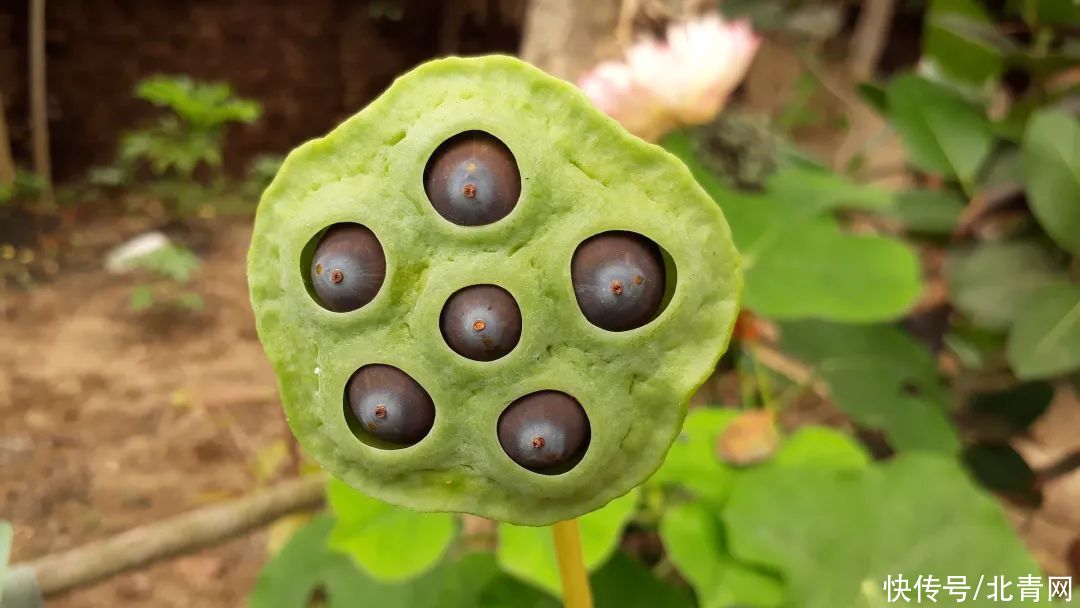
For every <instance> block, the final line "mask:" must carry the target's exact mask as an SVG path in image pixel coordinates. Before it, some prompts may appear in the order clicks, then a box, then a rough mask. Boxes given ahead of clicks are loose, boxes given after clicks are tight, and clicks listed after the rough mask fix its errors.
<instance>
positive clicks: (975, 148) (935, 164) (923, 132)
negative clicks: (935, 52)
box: [888, 74, 994, 192]
mask: <svg viewBox="0 0 1080 608" xmlns="http://www.w3.org/2000/svg"><path fill="white" fill-rule="evenodd" d="M888 97H889V115H890V118H891V119H892V124H893V126H894V127H895V128H896V130H897V131H898V132H899V133H900V135H901V137H903V139H904V145H905V146H906V148H907V151H908V154H909V155H910V157H911V162H912V163H913V164H914V165H915V166H917V167H918V168H920V169H922V170H923V171H927V172H929V173H935V174H940V175H942V176H944V177H947V178H955V179H956V180H957V181H959V182H960V184H961V185H962V186H964V189H965V191H967V192H971V190H972V186H973V183H974V179H975V174H976V173H977V172H978V170H979V167H981V166H982V164H983V161H985V160H986V158H987V156H988V155H989V154H990V151H991V149H992V147H993V144H994V135H993V133H992V132H991V130H990V123H989V122H988V121H987V119H986V116H985V115H984V114H983V113H982V112H981V111H980V110H978V109H976V108H974V107H972V106H971V105H970V104H969V103H968V102H966V101H965V100H964V99H962V98H961V97H960V96H958V95H957V94H955V93H953V92H952V91H950V90H949V89H947V88H945V87H944V86H942V85H939V84H935V83H933V82H930V81H929V80H926V79H925V78H920V77H918V76H915V75H912V74H906V75H903V76H900V77H898V78H896V79H894V80H893V81H892V82H891V83H889V87H888Z"/></svg>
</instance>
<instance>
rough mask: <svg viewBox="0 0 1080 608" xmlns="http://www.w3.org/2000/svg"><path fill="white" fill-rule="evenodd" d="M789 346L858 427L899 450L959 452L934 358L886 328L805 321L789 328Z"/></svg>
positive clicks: (784, 328)
mask: <svg viewBox="0 0 1080 608" xmlns="http://www.w3.org/2000/svg"><path fill="white" fill-rule="evenodd" d="M781 332H782V336H781V346H782V347H783V348H784V350H786V351H787V352H790V353H791V354H793V355H795V356H796V357H799V358H800V359H802V360H803V361H805V362H806V363H807V364H809V365H811V366H812V367H813V368H814V369H815V371H816V373H817V374H818V375H819V376H820V377H821V378H823V379H824V380H825V382H827V383H828V385H829V393H830V396H831V398H832V400H833V401H834V402H835V403H836V405H837V406H838V407H840V409H842V410H843V411H844V412H845V413H846V414H847V415H848V416H850V417H851V418H852V419H853V420H854V421H855V422H856V423H858V424H860V425H862V426H865V427H869V428H873V429H881V430H882V431H884V433H885V436H886V437H887V438H888V440H889V442H890V443H891V444H892V445H893V446H894V447H895V448H896V449H898V450H930V451H937V452H947V453H955V452H957V450H958V449H959V440H958V439H957V436H956V431H955V430H954V429H953V427H952V425H951V424H950V422H949V419H948V398H947V395H946V393H945V390H944V388H943V387H942V386H941V382H940V380H939V378H938V372H937V366H936V364H935V362H934V359H933V357H931V356H930V353H929V352H928V351H927V350H926V349H925V348H924V347H923V346H922V345H921V344H919V343H918V342H916V341H915V340H914V339H912V338H911V337H910V336H908V335H907V334H905V333H904V332H902V331H901V330H899V329H896V328H894V327H890V326H886V325H836V324H830V323H822V322H814V321H804V322H798V323H784V324H782V325H781Z"/></svg>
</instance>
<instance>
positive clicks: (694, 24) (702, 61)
mask: <svg viewBox="0 0 1080 608" xmlns="http://www.w3.org/2000/svg"><path fill="white" fill-rule="evenodd" d="M760 44H761V39H760V37H758V35H757V34H755V33H754V31H753V29H751V27H750V25H749V23H747V22H745V21H734V22H732V21H725V20H724V19H723V18H722V17H721V16H720V15H718V14H716V13H710V14H708V15H705V16H703V17H701V18H699V19H696V20H693V21H686V22H677V23H673V24H671V25H670V26H669V27H668V30H667V37H666V39H665V40H656V39H651V38H649V39H643V40H640V41H638V42H636V43H634V44H633V45H632V46H631V47H630V48H629V49H628V50H627V52H626V62H625V63H623V62H605V63H602V64H600V65H599V66H597V67H596V69H594V70H593V71H591V72H589V73H588V74H586V75H585V77H583V78H582V80H581V82H580V86H581V88H582V90H583V91H584V92H585V94H586V95H588V96H589V98H590V99H592V101H593V103H595V104H596V105H597V107H599V108H600V109H601V110H603V111H604V112H607V113H608V114H609V115H610V116H612V117H613V118H615V119H616V120H618V121H619V122H621V123H622V124H623V126H625V127H626V128H627V129H628V130H629V131H631V132H632V133H634V134H636V135H638V136H640V137H643V138H645V139H657V138H659V137H660V136H661V135H663V134H664V133H666V132H668V131H670V130H672V129H673V128H675V127H676V126H677V125H678V124H702V123H706V122H709V121H710V120H712V119H713V118H715V117H716V115H717V114H718V113H719V112H720V110H721V109H722V108H723V107H724V103H725V102H726V101H727V98H728V96H729V95H730V94H731V92H732V91H733V90H735V87H736V86H738V84H739V82H740V81H741V80H742V79H743V77H744V76H745V75H746V70H747V68H749V67H750V62H751V61H752V60H753V58H754V54H755V53H756V52H757V48H758V46H759V45H760Z"/></svg>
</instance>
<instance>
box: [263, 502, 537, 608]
mask: <svg viewBox="0 0 1080 608" xmlns="http://www.w3.org/2000/svg"><path fill="white" fill-rule="evenodd" d="M333 526H334V518H333V517H332V516H330V515H328V514H322V515H318V516H316V517H314V518H313V519H312V520H311V521H310V522H309V523H307V524H306V525H305V526H304V527H303V528H301V529H300V530H298V531H297V532H296V534H294V535H293V537H292V538H291V539H290V540H289V542H288V543H286V545H285V547H284V548H283V549H282V550H281V552H280V553H278V554H277V555H276V556H275V557H274V558H273V559H272V560H270V562H269V563H268V564H267V565H266V567H264V568H263V571H262V572H261V573H260V575H259V578H258V580H257V581H256V582H255V586H254V588H253V589H252V591H251V595H250V596H249V597H248V606H249V608H308V607H309V606H312V605H314V604H312V602H311V601H310V600H311V598H312V597H313V596H322V597H324V598H325V599H324V603H320V604H318V605H319V606H325V607H326V608H347V607H348V608H364V607H370V608H477V607H480V608H502V607H504V606H505V607H507V608H509V607H510V606H514V607H515V608H518V607H520V608H526V607H528V608H541V607H542V608H557V604H556V603H555V602H554V599H553V598H551V597H550V596H545V595H543V594H541V593H539V592H536V591H533V590H532V589H529V588H527V587H525V586H523V585H520V584H518V583H516V582H515V581H513V580H512V579H510V578H509V577H507V576H505V575H502V574H501V573H500V572H499V569H498V566H497V565H496V564H495V559H494V556H493V555H492V554H490V553H471V554H467V555H465V556H463V557H461V558H460V559H457V560H455V561H451V562H444V563H442V564H440V565H438V566H437V567H435V568H434V569H432V570H430V571H428V572H427V573H425V574H424V575H422V576H421V577H419V578H416V579H413V580H410V581H408V582H406V583H399V584H387V583H383V582H380V581H377V580H375V579H373V578H371V577H369V576H368V575H367V574H366V573H365V572H363V571H362V570H360V569H358V568H357V567H356V565H355V564H354V563H353V562H352V561H351V560H350V559H349V558H348V557H346V556H345V555H342V554H340V553H337V552H334V551H331V550H329V549H328V547H327V539H328V537H329V536H330V534H331V529H332V528H333ZM508 591H509V592H512V593H513V596H512V597H514V598H516V599H517V600H518V601H517V602H516V603H503V602H500V601H499V600H498V599H497V598H498V597H499V596H500V593H506V592H508ZM489 596H491V597H492V598H495V599H490V600H489V599H488V598H489Z"/></svg>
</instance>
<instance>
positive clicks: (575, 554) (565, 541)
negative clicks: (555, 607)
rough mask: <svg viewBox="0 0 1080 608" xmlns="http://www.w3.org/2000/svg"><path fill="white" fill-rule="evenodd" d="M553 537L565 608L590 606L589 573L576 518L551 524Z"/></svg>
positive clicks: (589, 607)
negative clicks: (582, 552)
mask: <svg viewBox="0 0 1080 608" xmlns="http://www.w3.org/2000/svg"><path fill="white" fill-rule="evenodd" d="M551 532H552V535H553V536H554V537H555V556H556V559H557V560H558V562H559V576H560V577H561V578H562V587H563V606H565V608H592V606H593V601H592V592H591V591H590V590H589V575H588V573H587V572H586V571H585V561H584V559H583V558H582V554H581V531H580V529H579V528H578V522H577V520H576V519H568V520H566V521H560V522H556V523H555V524H554V525H553V526H551Z"/></svg>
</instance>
